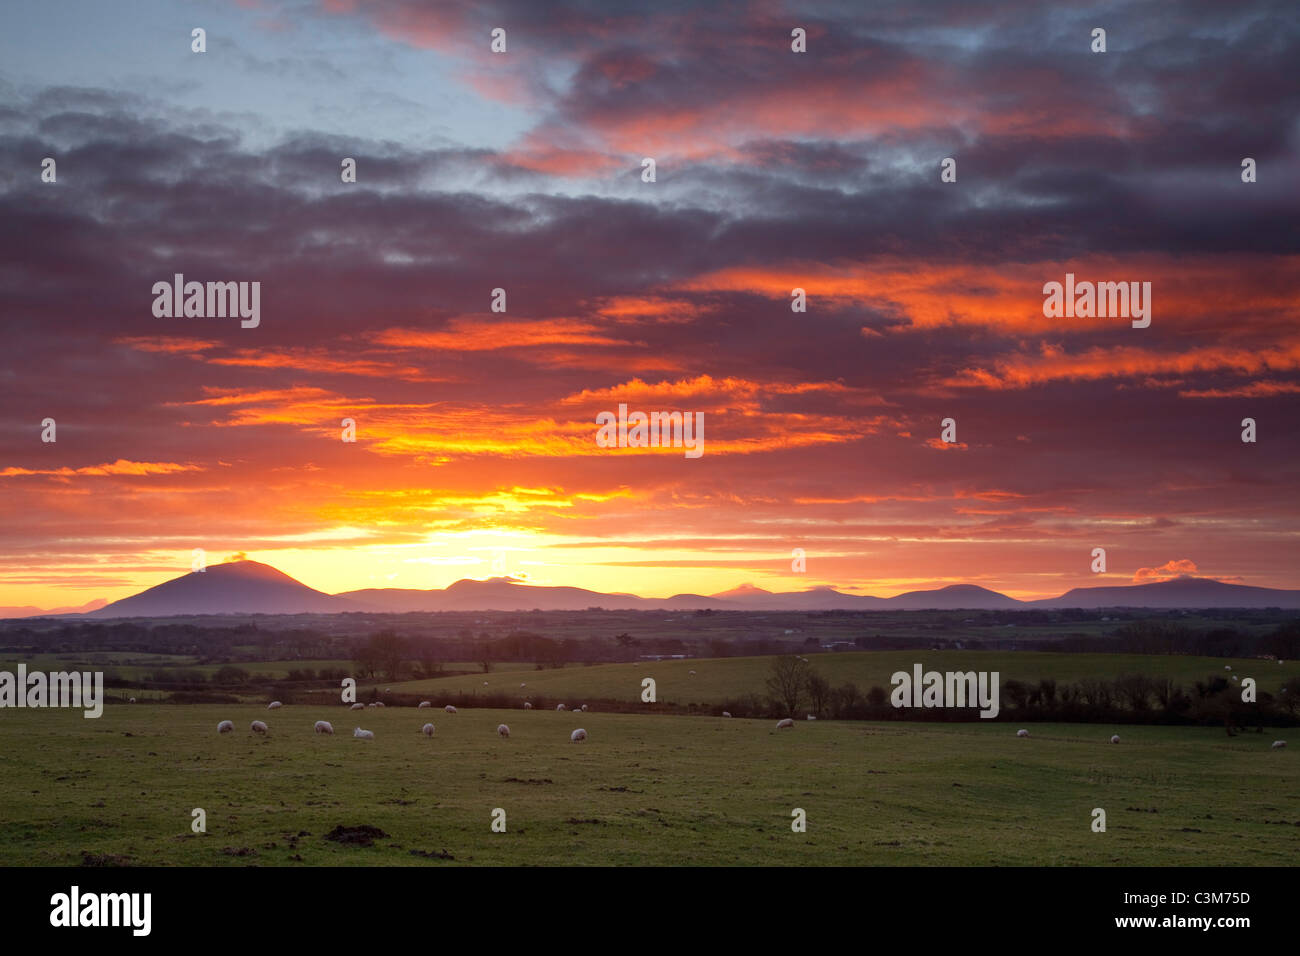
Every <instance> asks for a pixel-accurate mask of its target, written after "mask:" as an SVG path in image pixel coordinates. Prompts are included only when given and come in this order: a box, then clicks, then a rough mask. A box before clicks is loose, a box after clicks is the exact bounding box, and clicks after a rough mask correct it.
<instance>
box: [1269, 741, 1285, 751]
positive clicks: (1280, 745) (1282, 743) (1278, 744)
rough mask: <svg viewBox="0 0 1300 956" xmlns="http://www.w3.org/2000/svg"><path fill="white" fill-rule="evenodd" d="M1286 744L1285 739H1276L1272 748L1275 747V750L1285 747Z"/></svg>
mask: <svg viewBox="0 0 1300 956" xmlns="http://www.w3.org/2000/svg"><path fill="white" fill-rule="evenodd" d="M1285 746H1286V741H1285V740H1275V741H1273V748H1272V749H1274V750H1281V749H1282V748H1283V747H1285Z"/></svg>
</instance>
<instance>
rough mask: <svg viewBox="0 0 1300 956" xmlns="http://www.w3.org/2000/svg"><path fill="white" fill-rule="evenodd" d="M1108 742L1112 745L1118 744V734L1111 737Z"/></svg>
mask: <svg viewBox="0 0 1300 956" xmlns="http://www.w3.org/2000/svg"><path fill="white" fill-rule="evenodd" d="M1110 742H1111V743H1113V744H1117V743H1119V734H1116V735H1115V736H1113V737H1111V738H1110Z"/></svg>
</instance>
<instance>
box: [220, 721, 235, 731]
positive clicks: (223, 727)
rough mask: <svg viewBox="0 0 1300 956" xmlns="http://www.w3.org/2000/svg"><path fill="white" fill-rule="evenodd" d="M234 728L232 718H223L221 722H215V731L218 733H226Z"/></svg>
mask: <svg viewBox="0 0 1300 956" xmlns="http://www.w3.org/2000/svg"><path fill="white" fill-rule="evenodd" d="M234 729H235V722H234V721H233V720H223V721H222V722H221V723H219V724H217V733H219V734H228V733H230V732H231V731H232V730H234Z"/></svg>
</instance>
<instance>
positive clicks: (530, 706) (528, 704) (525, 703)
mask: <svg viewBox="0 0 1300 956" xmlns="http://www.w3.org/2000/svg"><path fill="white" fill-rule="evenodd" d="M532 709H533V705H532V704H530V703H528V701H524V710H532Z"/></svg>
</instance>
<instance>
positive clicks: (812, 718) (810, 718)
mask: <svg viewBox="0 0 1300 956" xmlns="http://www.w3.org/2000/svg"><path fill="white" fill-rule="evenodd" d="M808 719H809V720H816V719H817V718H816V717H814V716H813V715H812V714H809V715H808Z"/></svg>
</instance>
